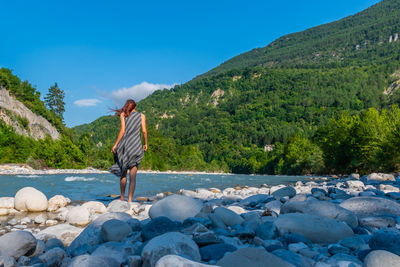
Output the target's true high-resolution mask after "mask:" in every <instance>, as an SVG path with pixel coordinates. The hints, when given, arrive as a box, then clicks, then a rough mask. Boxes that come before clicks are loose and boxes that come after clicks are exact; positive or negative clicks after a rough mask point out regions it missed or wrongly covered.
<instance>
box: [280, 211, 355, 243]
mask: <svg viewBox="0 0 400 267" xmlns="http://www.w3.org/2000/svg"><path fill="white" fill-rule="evenodd" d="M274 223H275V225H276V227H277V229H278V231H279V233H280V234H281V235H283V234H285V233H297V234H301V235H303V236H304V237H306V238H307V239H309V240H310V241H312V242H314V243H320V244H331V243H336V242H338V241H339V240H341V239H343V238H345V237H351V236H353V235H354V233H353V231H352V230H351V228H350V227H349V226H348V225H347V224H346V223H343V222H340V221H337V220H334V219H330V218H325V217H321V216H316V215H311V214H302V213H289V214H283V215H280V216H279V217H278V219H277V220H276V221H275V222H274Z"/></svg>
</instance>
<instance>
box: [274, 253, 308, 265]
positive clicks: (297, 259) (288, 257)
mask: <svg viewBox="0 0 400 267" xmlns="http://www.w3.org/2000/svg"><path fill="white" fill-rule="evenodd" d="M271 253H272V254H274V255H275V256H277V257H279V258H281V259H282V260H284V261H287V262H288V263H291V264H293V265H294V266H297V267H312V266H313V264H312V261H311V260H309V259H307V258H305V257H303V256H301V255H299V254H297V253H294V252H292V251H289V250H286V249H277V250H274V251H272V252H271Z"/></svg>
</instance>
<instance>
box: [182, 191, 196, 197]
mask: <svg viewBox="0 0 400 267" xmlns="http://www.w3.org/2000/svg"><path fill="white" fill-rule="evenodd" d="M181 194H182V196H186V197H192V198H195V197H196V192H195V191H193V190H185V189H182V190H181Z"/></svg>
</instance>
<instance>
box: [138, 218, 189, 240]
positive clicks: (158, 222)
mask: <svg viewBox="0 0 400 267" xmlns="http://www.w3.org/2000/svg"><path fill="white" fill-rule="evenodd" d="M182 228H183V225H182V223H180V222H173V221H171V220H170V219H168V218H167V217H157V218H155V219H153V220H151V221H150V222H148V223H147V224H145V225H143V227H142V237H143V239H144V240H150V239H152V238H154V237H156V236H159V235H162V234H165V233H167V232H177V231H180V230H181V229H182Z"/></svg>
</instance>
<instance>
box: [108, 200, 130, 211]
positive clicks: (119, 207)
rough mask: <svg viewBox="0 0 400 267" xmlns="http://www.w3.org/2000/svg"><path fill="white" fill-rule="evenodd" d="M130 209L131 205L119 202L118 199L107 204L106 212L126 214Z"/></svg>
mask: <svg viewBox="0 0 400 267" xmlns="http://www.w3.org/2000/svg"><path fill="white" fill-rule="evenodd" d="M130 209H131V205H130V204H129V203H128V202H126V201H121V200H119V199H116V200H113V201H111V203H110V204H108V207H107V211H108V212H127V211H129V210H130Z"/></svg>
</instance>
